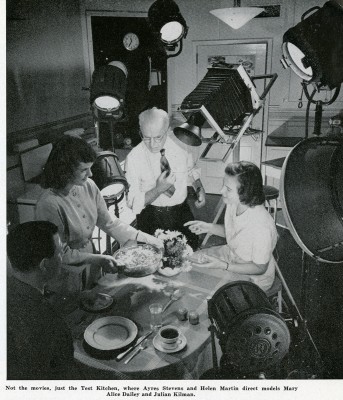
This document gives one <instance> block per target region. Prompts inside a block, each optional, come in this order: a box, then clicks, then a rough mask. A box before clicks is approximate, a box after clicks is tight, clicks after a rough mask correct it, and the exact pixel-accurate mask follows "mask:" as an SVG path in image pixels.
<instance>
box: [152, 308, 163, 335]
mask: <svg viewBox="0 0 343 400" xmlns="http://www.w3.org/2000/svg"><path fill="white" fill-rule="evenodd" d="M149 310H150V327H151V329H152V330H154V331H158V330H159V329H160V328H161V327H162V314H163V312H162V310H163V306H162V304H160V303H153V304H150V306H149Z"/></svg>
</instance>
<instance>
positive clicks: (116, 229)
mask: <svg viewBox="0 0 343 400" xmlns="http://www.w3.org/2000/svg"><path fill="white" fill-rule="evenodd" d="M96 203H97V209H98V219H97V222H96V225H97V226H98V227H99V228H100V229H101V230H103V231H104V232H105V233H107V234H108V235H110V236H111V237H113V238H114V239H115V240H117V241H118V242H119V243H120V244H124V243H126V242H127V241H128V240H135V239H136V237H137V234H138V231H137V229H135V228H133V227H132V226H131V225H128V224H126V223H125V222H122V221H120V219H119V218H117V217H116V216H111V214H110V213H109V212H108V209H107V206H106V203H105V200H104V198H103V197H102V195H101V193H100V191H99V189H98V188H96Z"/></svg>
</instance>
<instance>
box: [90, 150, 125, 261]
mask: <svg viewBox="0 0 343 400" xmlns="http://www.w3.org/2000/svg"><path fill="white" fill-rule="evenodd" d="M92 174H93V175H92V179H93V181H94V182H95V183H96V185H97V186H98V188H99V190H100V192H101V195H102V196H103V198H104V200H105V202H106V205H107V208H109V207H111V206H113V205H114V213H115V216H116V217H117V218H119V207H118V204H119V203H120V202H121V200H122V199H123V198H124V194H125V193H127V192H128V190H129V184H128V182H127V180H126V178H125V174H124V171H123V170H122V168H121V166H120V163H119V159H118V156H117V155H116V154H115V153H112V152H111V151H102V152H100V153H99V154H98V156H97V159H96V160H95V162H94V164H93V165H92ZM99 248H100V243H99ZM106 252H107V254H110V255H112V248H111V237H110V236H109V235H106Z"/></svg>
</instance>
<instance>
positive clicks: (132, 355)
mask: <svg viewBox="0 0 343 400" xmlns="http://www.w3.org/2000/svg"><path fill="white" fill-rule="evenodd" d="M147 346H148V344H147V340H146V339H144V340H143V342H142V343H141V344H140V346H139V347H138V348H137V349H136V350H135V352H134V353H132V354H131V356H130V357H129V358H128V359H127V360H125V361H124V364H127V363H128V362H130V361H131V360H132V359H133V357H134V356H136V355H137V354H138V353H139V352H140V351H141V350H144V349H145V348H146V347H147Z"/></svg>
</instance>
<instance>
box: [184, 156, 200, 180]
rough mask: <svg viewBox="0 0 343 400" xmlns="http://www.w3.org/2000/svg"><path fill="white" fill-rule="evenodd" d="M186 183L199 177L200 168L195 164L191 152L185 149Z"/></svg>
mask: <svg viewBox="0 0 343 400" xmlns="http://www.w3.org/2000/svg"><path fill="white" fill-rule="evenodd" d="M187 170H188V185H191V184H192V183H193V182H194V181H196V180H197V179H200V177H201V169H200V168H199V167H198V166H197V165H196V163H195V161H194V158H193V154H192V153H190V152H189V151H187Z"/></svg>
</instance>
